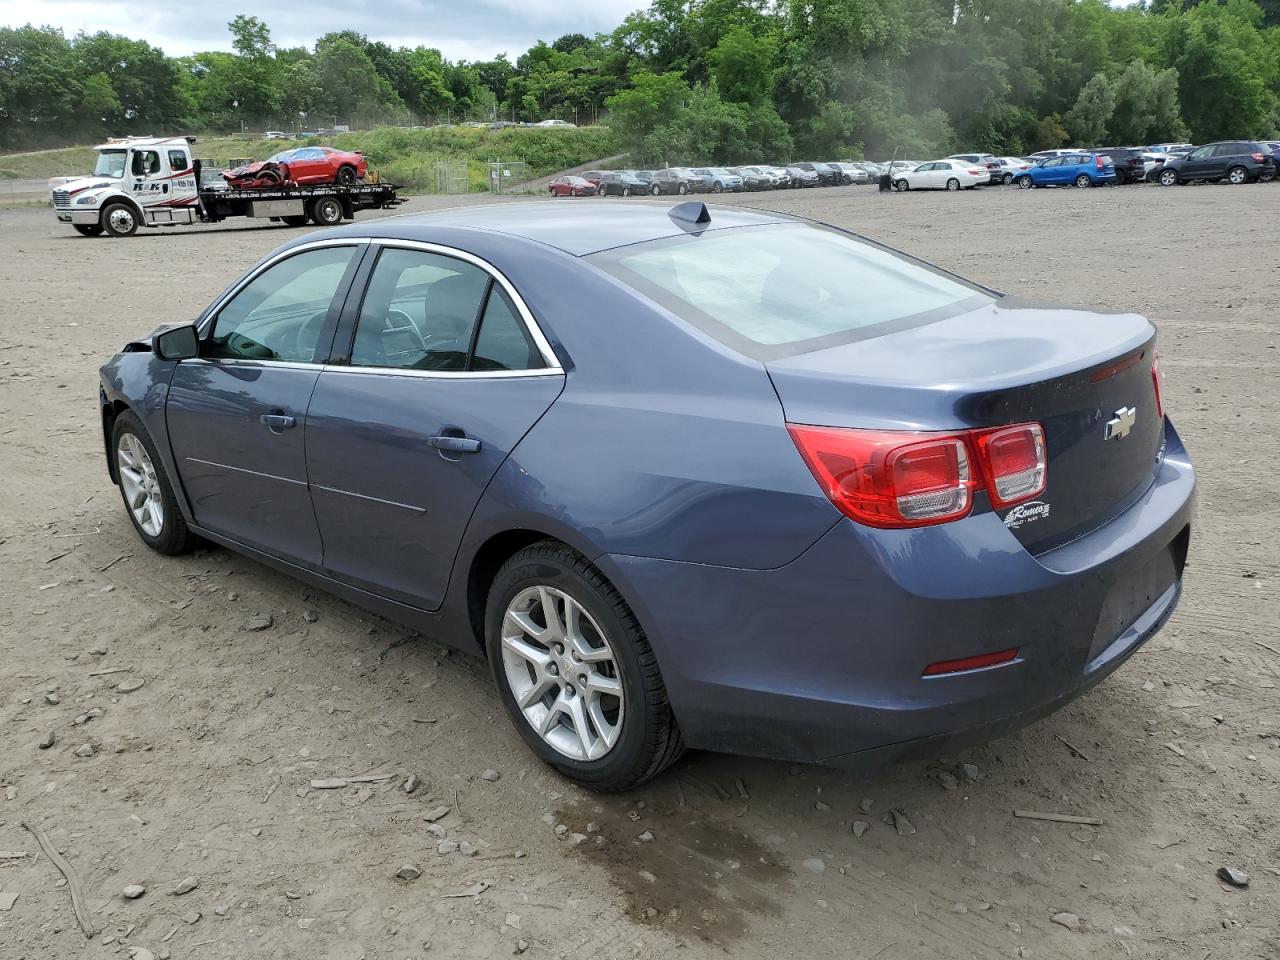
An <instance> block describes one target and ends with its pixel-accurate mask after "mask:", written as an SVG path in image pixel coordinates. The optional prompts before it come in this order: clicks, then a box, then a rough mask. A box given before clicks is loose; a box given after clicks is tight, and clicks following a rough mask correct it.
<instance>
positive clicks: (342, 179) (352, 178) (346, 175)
mask: <svg viewBox="0 0 1280 960" xmlns="http://www.w3.org/2000/svg"><path fill="white" fill-rule="evenodd" d="M357 179H358V178H357V177H356V168H355V167H353V166H351V165H350V164H346V163H344V164H343V165H342V166H340V167H339V168H338V175H337V177H336V178H335V180H336V181H337V182H338V183H340V184H342V185H343V186H344V187H349V186H351V185H352V184H354V183H355V182H356V180H357Z"/></svg>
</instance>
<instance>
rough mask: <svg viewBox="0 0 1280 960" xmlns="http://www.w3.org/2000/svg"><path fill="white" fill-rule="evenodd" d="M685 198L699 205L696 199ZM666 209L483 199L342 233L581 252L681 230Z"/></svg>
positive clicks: (719, 212) (738, 223) (742, 214)
mask: <svg viewBox="0 0 1280 960" xmlns="http://www.w3.org/2000/svg"><path fill="white" fill-rule="evenodd" d="M690 202H692V203H695V204H700V202H699V201H696V200H695V201H690ZM671 210H672V206H671V204H666V203H645V202H641V201H637V200H624V201H618V202H609V201H597V202H593V203H591V204H590V205H587V204H577V205H570V204H563V205H561V204H552V203H550V202H546V201H532V202H521V203H487V204H477V205H475V206H467V207H457V208H455V209H452V210H440V211H436V212H434V213H416V214H409V215H407V216H406V215H402V216H398V217H388V218H387V219H385V220H375V221H369V222H367V223H365V224H361V225H353V226H351V227H347V228H345V229H344V230H342V233H345V234H348V235H351V236H367V237H385V238H388V239H396V240H423V241H430V240H431V233H432V230H433V228H437V227H450V228H463V229H468V230H476V231H484V232H487V233H499V234H504V235H506V236H510V237H518V238H521V239H524V240H530V241H533V242H535V243H541V244H545V245H547V246H549V247H555V248H556V249H558V250H563V251H564V252H565V253H569V254H572V255H573V256H575V257H582V256H586V255H588V254H592V253H598V252H600V251H601V250H609V249H612V248H613V247H621V246H627V245H629V244H633V243H644V242H646V241H649V240H660V239H662V238H664V237H675V236H680V235H682V234H684V233H687V232H688V231H687V229H686V227H687V226H689V224H688V223H686V222H680V221H676V220H673V219H672V218H671V217H670V216H669V214H670V212H671ZM710 214H711V222H710V223H709V224H708V225H706V226H705V227H704V228H702V229H705V230H707V231H710V230H727V229H731V228H733V227H748V226H760V225H764V224H770V223H792V222H796V221H795V219H794V218H792V217H787V216H783V215H780V214H774V213H768V212H766V211H762V210H750V209H745V208H743V207H736V206H735V207H725V206H714V207H711V208H710ZM699 226H700V227H701V225H699Z"/></svg>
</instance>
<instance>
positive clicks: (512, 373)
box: [321, 364, 564, 380]
mask: <svg viewBox="0 0 1280 960" xmlns="http://www.w3.org/2000/svg"><path fill="white" fill-rule="evenodd" d="M321 373H350V374H355V375H356V376H361V377H419V378H422V379H426V380H497V379H509V378H511V377H524V378H525V379H532V378H535V377H563V376H564V371H563V370H561V369H560V368H559V367H556V368H554V369H552V368H550V367H539V368H538V369H536V370H415V369H412V368H410V367H349V366H347V365H345V364H327V365H326V366H325V367H324V369H323V370H322V371H321Z"/></svg>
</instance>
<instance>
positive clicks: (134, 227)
mask: <svg viewBox="0 0 1280 960" xmlns="http://www.w3.org/2000/svg"><path fill="white" fill-rule="evenodd" d="M99 226H101V227H102V229H103V230H105V231H107V233H109V234H110V235H111V236H113V237H132V236H133V235H134V234H135V233H137V232H138V213H137V211H136V210H134V209H133V207H131V206H130V205H129V204H127V203H123V202H120V201H117V202H116V203H108V204H107V205H106V206H105V207H103V208H102V217H101V220H100V222H99Z"/></svg>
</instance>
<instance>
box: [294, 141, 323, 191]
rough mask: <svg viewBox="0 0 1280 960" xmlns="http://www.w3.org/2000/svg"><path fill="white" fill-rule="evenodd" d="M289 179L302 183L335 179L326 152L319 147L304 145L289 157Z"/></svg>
mask: <svg viewBox="0 0 1280 960" xmlns="http://www.w3.org/2000/svg"><path fill="white" fill-rule="evenodd" d="M289 179H290V180H295V181H297V182H298V183H300V184H306V183H328V182H329V181H330V180H332V179H333V171H332V170H331V169H330V167H329V162H328V159H327V158H326V157H325V153H324V151H323V150H321V149H320V148H319V147H302V148H300V149H298V150H295V151H294V152H293V156H292V157H290V158H289Z"/></svg>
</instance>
